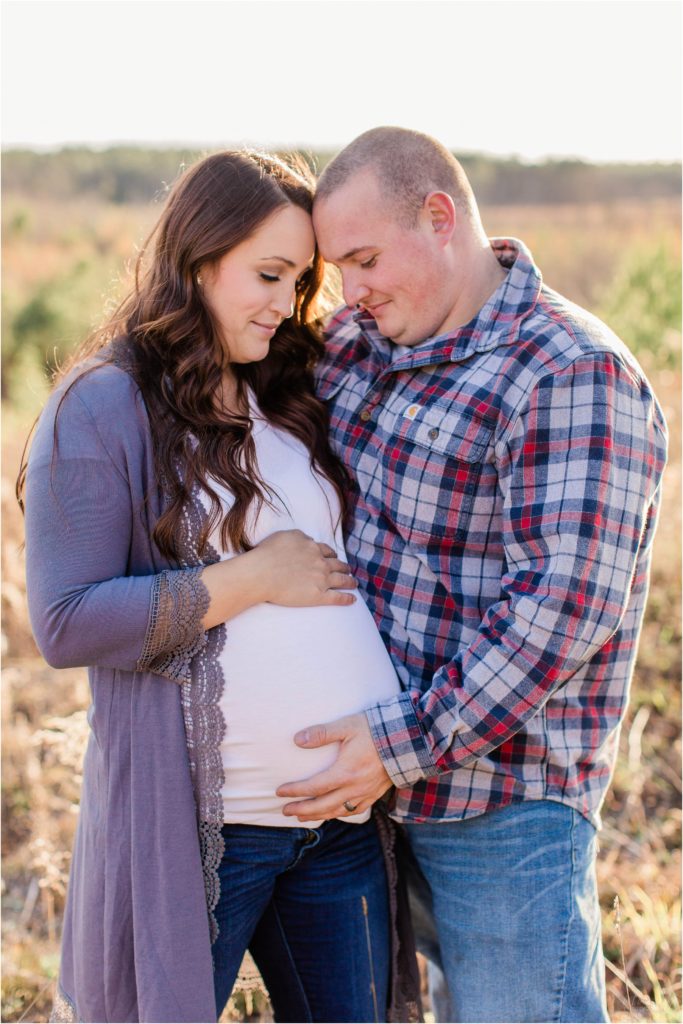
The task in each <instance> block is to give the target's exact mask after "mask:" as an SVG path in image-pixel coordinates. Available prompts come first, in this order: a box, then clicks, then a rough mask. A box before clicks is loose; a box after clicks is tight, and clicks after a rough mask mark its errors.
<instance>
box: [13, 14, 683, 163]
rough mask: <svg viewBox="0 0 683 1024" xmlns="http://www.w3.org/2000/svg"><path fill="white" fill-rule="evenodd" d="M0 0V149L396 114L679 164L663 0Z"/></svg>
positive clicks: (461, 130)
mask: <svg viewBox="0 0 683 1024" xmlns="http://www.w3.org/2000/svg"><path fill="white" fill-rule="evenodd" d="M3 7H4V12H3V14H4V19H3V20H4V24H3V43H2V56H3V61H2V63H3V72H2V83H3V101H2V112H3V139H4V144H5V145H6V146H9V145H11V146H15V145H21V146H57V145H61V144H64V143H70V144H71V143H90V144H104V143H112V142H131V141H132V142H139V143H164V144H192V145H216V144H218V145H223V144H226V143H235V142H243V141H249V142H254V141H256V142H258V143H260V144H263V145H275V144H279V145H282V144H287V145H292V144H301V145H305V146H311V147H314V148H316V147H317V148H319V147H338V146H341V145H342V144H343V143H344V142H346V141H348V140H349V139H351V138H352V137H353V136H354V135H357V134H359V133H360V132H362V131H364V130H365V129H366V128H369V127H372V126H373V125H376V124H401V125H404V126H406V127H412V128H419V129H421V130H422V131H426V132H428V133H430V134H433V135H436V136H437V137H438V138H439V139H441V140H442V141H443V142H444V143H445V144H446V145H448V146H452V147H453V148H455V149H457V150H459V151H481V152H484V153H496V154H518V155H520V156H522V157H524V158H528V159H538V158H542V157H545V156H549V155H552V156H578V157H582V158H584V159H587V160H600V161H604V160H629V161H632V160H636V161H641V160H677V159H678V158H679V157H680V150H681V89H680V36H681V7H680V4H678V3H676V2H658V0H645V2H619V0H615V2H610V0H604V2H592V0H587V2H582V0H556V2H554V0H536V2H519V0H502V2H495V0H494V2H486V0H463V2H448V0H446V2H443V3H439V2H430V0H418V2H412V3H401V2H372V0H369V2H368V0H334V2H325V0H310V2H267V0H264V2H259V0H249V2H244V3H230V2H227V3H226V2H221V0H218V2H203V0H193V2H177V3H172V2H170V3H169V2H164V0H159V2H149V0H147V2H144V0H143V2H138V0H132V2H131V0H115V2H98V0H90V2H77V3H64V2H60V0H54V2H31V0H19V2H9V3H5V4H4V5H3Z"/></svg>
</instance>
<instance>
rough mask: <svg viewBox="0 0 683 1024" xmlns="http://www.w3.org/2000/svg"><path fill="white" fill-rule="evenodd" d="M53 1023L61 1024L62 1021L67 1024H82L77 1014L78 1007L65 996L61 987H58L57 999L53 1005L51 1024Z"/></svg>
mask: <svg viewBox="0 0 683 1024" xmlns="http://www.w3.org/2000/svg"><path fill="white" fill-rule="evenodd" d="M53 1021H54V1022H56V1024H61V1022H62V1021H65V1022H66V1024H80V1017H79V1016H78V1014H77V1013H76V1007H75V1006H74V1004H73V1003H72V1002H71V1000H70V999H69V998H67V996H65V995H64V993H63V992H62V990H61V988H59V986H57V991H56V992H55V999H54V1002H53V1004H52V1013H51V1014H50V1024H52V1022H53Z"/></svg>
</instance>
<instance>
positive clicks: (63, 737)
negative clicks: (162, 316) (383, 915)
mask: <svg viewBox="0 0 683 1024" xmlns="http://www.w3.org/2000/svg"><path fill="white" fill-rule="evenodd" d="M22 211H23V212H22ZM154 213H155V211H151V212H150V210H149V209H145V210H141V209H131V208H125V209H122V208H118V209H114V208H109V207H96V206H91V207H82V208H76V207H73V208H70V209H68V210H65V209H64V206H62V207H61V208H58V207H57V206H54V207H50V206H49V204H44V205H42V206H41V207H40V208H38V207H36V208H35V209H31V210H29V211H26V210H25V209H24V207H20V205H18V204H17V203H14V202H13V201H12V197H8V199H7V201H6V217H7V218H8V221H7V223H8V224H9V225H10V228H9V234H10V239H9V242H11V243H12V251H11V253H9V254H8V255H6V256H5V283H4V287H5V289H6V290H7V297H6V300H5V304H6V306H7V307H8V308H9V312H8V314H7V315H8V316H13V315H15V313H16V312H17V311H18V310H20V309H21V307H22V305H25V304H26V303H27V302H28V301H29V299H30V296H31V295H32V294H34V293H35V291H36V289H39V288H41V287H44V288H46V289H47V288H48V287H51V288H52V292H51V293H50V294H51V296H53V298H54V296H55V295H59V294H61V293H60V291H59V282H60V281H62V282H64V291H65V294H68V295H70V296H71V299H72V301H73V302H74V303H78V311H77V314H76V313H74V311H73V309H72V310H66V311H64V312H63V316H62V320H60V321H59V323H60V325H61V326H60V330H63V331H64V332H65V333H64V337H65V338H66V337H70V333H69V332H70V331H71V330H72V329H74V325H78V324H79V323H80V324H83V323H85V324H86V325H87V324H88V323H89V321H90V319H91V318H92V317H94V316H96V315H97V312H98V310H99V309H100V308H101V305H102V301H103V299H104V298H106V297H107V296H108V295H110V294H111V292H112V290H113V285H114V282H115V281H116V279H117V276H118V275H119V273H120V268H121V266H122V263H123V260H124V259H125V258H126V256H127V255H128V254H129V253H130V247H131V243H132V242H133V241H135V240H136V239H138V240H139V239H140V238H141V237H142V225H143V222H145V221H146V222H147V224H149V222H150V220H151V219H152V217H153V216H154ZM22 216H24V220H23V222H22ZM13 218H14V219H13ZM679 219H680V208H679V207H677V205H676V204H675V203H674V204H672V203H671V202H668V203H665V202H654V203H652V204H649V206H648V208H647V209H644V208H643V207H642V204H641V205H640V206H639V205H638V204H633V203H625V204H621V205H617V206H603V207H595V208H593V207H581V208H577V207H566V206H563V207H553V208H546V209H544V208H525V209H523V208H516V207H511V208H509V209H503V208H492V209H491V210H488V211H485V222H486V224H487V228H488V229H489V233H490V234H512V235H517V236H518V237H521V238H523V239H524V240H525V241H527V243H528V244H529V246H530V247H531V248H532V251H533V252H534V254H535V255H536V257H537V260H538V262H539V265H540V266H541V267H542V269H543V270H544V274H545V277H546V279H547V280H548V281H549V283H550V284H552V285H553V286H554V287H557V288H558V290H560V291H563V292H564V293H565V294H568V295H569V296H570V297H571V298H573V299H575V300H576V301H579V302H581V303H584V304H587V305H590V306H591V307H592V308H593V309H594V310H596V311H602V310H603V308H604V307H606V306H608V305H609V303H610V301H611V298H610V296H611V294H612V293H613V289H614V288H616V287H617V284H618V276H619V274H620V273H622V272H623V259H622V256H623V253H624V252H625V251H628V252H631V253H634V252H645V253H650V252H654V251H656V250H658V249H660V250H661V249H662V247H663V248H664V249H666V250H667V251H668V252H669V253H673V255H674V259H677V258H678V256H677V254H678V245H679V241H678V224H679ZM12 224H14V227H13V228H12ZM12 231H14V235H13V236H12ZM7 234H8V229H7V228H6V231H5V238H6V239H7ZM78 265H80V266H81V270H80V277H79V273H77V272H76V271H75V269H74V268H75V267H77V266H78ZM619 268H621V269H619ZM55 282H57V284H55ZM55 301H56V300H55ZM56 340H60V339H56ZM667 344H669V345H670V346H671V347H672V351H673V349H674V348H675V347H676V346H677V345H679V344H680V334H678V337H676V336H675V332H674V333H673V335H672V336H670V337H669V338H668V340H667ZM639 355H641V356H642V360H643V362H644V363H645V365H646V367H647V368H648V370H649V372H650V374H651V377H652V380H653V383H654V385H655V389H656V391H657V393H658V395H659V398H660V400H661V402H662V404H663V406H664V408H665V412H666V415H667V419H668V422H669V426H670V429H671V458H670V462H669V466H668V469H667V473H666V481H665V500H664V507H663V512H662V516H661V521H660V527H659V534H658V537H657V542H656V550H655V559H654V567H653V576H652V587H651V596H650V601H649V606H648V612H647V620H646V624H645V628H644V632H643V637H642V641H641V646H640V653H639V659H638V666H637V670H636V675H635V679H634V685H633V693H632V700H631V704H630V709H629V712H628V715H627V718H626V720H625V722H624V727H623V730H622V735H621V743H620V757H619V762H618V765H617V769H616V772H615V776H614V780H613V785H612V788H611V790H610V793H609V797H608V800H607V804H606V808H605V814H604V818H605V825H604V829H603V831H602V833H601V837H600V860H599V883H600V898H601V905H602V910H603V939H604V949H605V957H606V971H607V982H608V993H609V1009H610V1014H611V1016H612V1019H614V1020H619V1021H628V1020H645V1021H672V1022H673V1021H680V1020H681V1001H682V1000H681V931H680V928H681V856H680V833H681V773H680V765H681V741H680V726H681V707H680V671H681V662H680V639H681V593H680V565H681V430H680V427H681V424H680V396H681V375H680V370H679V369H678V368H676V365H675V361H674V365H672V366H668V365H666V360H664V359H662V358H661V353H660V354H659V356H657V357H655V356H654V355H652V356H651V355H650V354H649V353H648V352H644V353H641V352H639ZM678 365H679V366H680V362H679V364H678ZM10 383H11V391H10V400H9V401H7V402H6V403H5V408H4V414H3V442H2V456H3V464H2V515H3V539H2V560H3V575H4V586H3V594H2V610H3V647H4V650H3V654H4V671H3V679H2V737H3V764H2V811H3V825H4V827H3V839H2V844H3V845H2V849H3V858H4V878H3V910H4V912H3V918H2V935H3V989H2V1019H3V1020H5V1021H46V1020H47V1019H48V1014H49V1011H50V1005H51V998H52V991H53V986H54V979H55V977H56V974H57V970H58V956H59V945H58V942H59V929H60V920H61V914H62V910H63V906H64V894H65V887H66V882H67V875H68V868H69V851H70V848H71V843H72V838H73V834H74V828H75V824H76V817H77V810H78V799H79V784H80V765H81V757H82V751H83V745H84V741H85V739H86V737H87V724H86V720H85V709H86V707H87V704H88V688H87V680H86V675H85V672H84V671H81V670H64V671H59V672H58V671H55V670H53V669H50V668H48V667H47V666H46V665H45V663H44V662H43V661H42V660H41V658H40V656H39V655H38V652H37V651H36V648H35V645H34V643H33V640H32V638H31V633H30V627H29V623H28V617H27V611H26V604H25V587H24V573H23V566H22V556H21V550H20V548H21V541H22V522H21V516H20V514H19V511H18V509H17V507H16V503H15V501H14V497H13V491H14V477H15V474H16V469H17V466H18V464H19V458H20V453H21V447H22V444H23V440H24V437H25V434H26V431H27V427H28V425H29V424H30V421H31V418H32V416H33V414H34V413H35V411H36V409H37V408H38V407H39V405H40V402H41V400H42V397H43V396H44V393H45V383H44V374H43V372H42V371H41V370H40V368H39V367H38V366H37V364H36V361H35V358H31V357H29V354H28V352H19V355H18V357H17V359H16V360H15V362H14V366H13V368H12V375H11V381H10ZM502 912H504V909H503V911H502ZM225 1019H231V1020H268V1019H270V1018H269V1010H268V1004H267V999H266V997H265V996H264V995H263V994H262V993H259V992H256V993H251V994H248V995H246V996H245V995H240V994H238V995H237V996H236V997H235V998H234V999H233V1000H232V1001H231V1003H230V1004H229V1007H228V1009H227V1011H226V1018H225Z"/></svg>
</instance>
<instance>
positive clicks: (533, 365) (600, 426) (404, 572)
mask: <svg viewBox="0 0 683 1024" xmlns="http://www.w3.org/2000/svg"><path fill="white" fill-rule="evenodd" d="M314 224H315V230H316V234H317V238H318V242H319V245H320V248H321V251H322V254H323V256H324V257H325V258H326V259H327V260H329V261H331V262H332V263H334V264H336V265H337V266H338V267H339V268H340V270H341V273H342V278H343V287H344V298H345V301H346V303H347V306H346V308H344V309H342V310H341V311H340V312H339V313H338V314H337V315H336V316H335V318H334V319H333V321H332V323H331V325H330V328H329V340H328V355H327V357H326V360H325V363H324V365H323V366H322V368H321V372H320V381H319V392H320V395H321V397H322V398H323V399H325V400H326V401H327V403H328V405H329V409H330V415H331V424H332V436H333V439H334V443H335V446H336V448H337V450H338V452H339V454H340V455H341V457H342V458H343V459H344V461H345V463H346V465H347V467H348V469H349V471H350V473H351V475H352V477H353V478H354V481H355V489H354V493H353V514H354V520H353V526H352V528H351V532H350V535H349V537H348V545H347V552H348V556H349V562H350V564H351V565H352V567H353V568H354V571H355V574H356V576H357V579H358V582H359V584H360V586H361V588H362V589H363V591H364V593H365V595H366V596H367V599H368V602H369V604H370V607H371V608H372V610H373V612H374V615H375V618H376V621H377V623H378V625H379V628H380V630H381V633H382V636H383V638H384V641H385V643H386V645H387V647H388V649H389V651H390V652H391V655H392V658H393V660H394V663H395V665H396V669H397V671H398V673H399V676H400V678H401V682H402V685H403V690H404V692H403V693H402V694H401V695H400V696H399V697H397V698H395V699H392V700H390V701H387V702H386V703H383V704H380V705H378V706H375V707H372V708H370V709H369V711H367V712H366V714H364V715H355V716H351V717H348V718H344V719H341V720H339V721H338V722H335V723H328V724H324V725H317V726H313V727H312V728H310V729H308V730H305V732H304V733H303V734H301V735H299V737H298V738H297V742H299V743H300V745H302V746H318V745H321V744H324V743H330V742H336V741H341V748H340V753H339V756H338V758H337V761H336V762H335V764H334V765H333V766H332V768H330V769H329V770H328V771H326V772H323V773H321V774H319V775H317V776H314V777H313V778H311V779H310V780H306V781H305V782H300V783H292V784H288V785H287V786H284V787H282V788H281V790H280V791H279V792H280V793H282V794H284V795H286V796H290V797H292V798H296V799H295V800H294V802H292V803H291V804H289V805H288V807H287V809H286V810H287V811H288V813H290V814H292V815H293V816H296V817H298V818H299V819H300V820H301V821H305V820H306V818H313V817H334V816H339V815H340V814H344V813H346V812H348V813H351V812H352V810H355V809H362V808H365V807H367V806H368V805H370V804H371V803H372V802H373V801H375V800H377V799H378V798H379V797H381V796H382V795H383V794H384V793H385V792H386V791H387V789H389V787H390V786H391V785H393V786H395V787H396V789H395V791H394V792H393V795H392V796H391V798H390V808H391V814H392V816H393V817H394V818H395V819H396V820H397V821H399V822H402V823H404V826H405V829H406V832H407V835H408V838H409V841H410V845H411V847H412V850H413V853H414V855H415V858H416V860H417V862H418V864H419V867H420V869H421V872H422V874H423V876H424V879H426V882H427V883H428V885H422V888H421V890H420V891H419V892H418V896H419V897H420V899H421V911H420V913H419V915H418V926H419V930H420V932H421V935H422V943H423V948H424V949H425V951H426V952H427V953H428V955H429V956H430V957H431V959H432V960H433V962H434V963H435V965H436V966H437V967H438V968H439V970H440V971H442V972H443V974H442V975H439V974H437V975H435V977H437V979H439V978H440V979H441V985H440V986H437V987H436V989H435V999H436V1005H437V1012H438V1014H439V1018H440V1019H442V1020H452V1021H549V1020H563V1021H604V1020H607V1019H608V1018H607V1013H606V1006H605V991H604V968H603V962H602V955H601V947H600V913H599V906H598V899H597V892H596V883H595V849H596V839H595V834H596V829H597V828H598V827H599V824H600V805H601V803H602V800H603V798H604V795H605V790H606V787H607V786H608V784H609V779H610V774H611V771H612V768H613V765H614V758H615V753H616V746H617V735H618V729H619V724H620V722H621V720H622V718H623V714H624V709H625V705H626V701H627V693H628V686H629V681H630V677H631V674H632V670H633V662H634V658H635V653H636V646H637V639H638V633H639V629H640V625H641V622H642V616H643V608H644V604H645V598H646V592H647V580H648V568H649V562H650V555H651V547H652V539H653V533H654V529H655V524H656V517H657V508H658V501H659V491H660V481H661V476H662V471H663V466H664V461H665V451H666V427H665V424H664V420H663V417H662V414H661V411H660V409H659V407H658V405H657V402H656V400H655V398H654V396H653V394H652V391H651V389H650V386H649V384H648V382H647V380H646V379H645V378H644V376H643V373H642V371H641V369H640V368H639V367H638V365H637V363H636V362H635V360H634V359H633V357H632V356H631V355H630V354H629V352H628V351H627V349H626V348H625V346H624V345H623V344H622V343H621V342H620V341H619V340H618V339H617V338H616V337H615V336H614V335H613V334H612V333H611V332H610V331H609V330H608V328H607V327H605V326H604V325H603V324H601V323H600V322H599V321H598V320H596V319H595V318H594V317H592V316H590V314H588V313H586V312H585V311H584V310H582V309H579V308H578V307H576V306H574V305H572V304H571V303H569V302H567V301H566V300H565V299H563V298H562V297H561V296H559V295H558V294H556V293H555V292H553V291H551V290H550V289H548V288H547V287H546V286H545V285H544V284H543V283H542V280H541V276H540V273H539V271H538V270H537V268H536V267H535V266H534V264H533V261H532V258H531V255H530V253H529V252H528V251H527V250H526V249H525V247H524V246H523V244H521V243H520V242H517V241H515V240H512V239H494V240H491V241H489V239H487V237H486V235H485V233H484V231H483V228H482V225H481V221H480V219H479V214H478V211H477V206H476V202H475V199H474V196H473V194H472V190H471V188H470V186H469V183H468V181H467V179H466V177H465V175H464V173H463V171H462V168H461V167H460V165H459V164H458V163H457V162H456V161H455V160H454V159H453V157H452V156H451V154H450V153H449V152H448V151H447V150H446V149H445V148H444V147H443V146H441V145H440V144H439V143H438V142H436V141H435V140H433V139H431V138H429V137H428V136H425V135H421V134H419V133H416V132H412V131H407V130H404V129H399V128H377V129H373V130H372V131H370V132H366V133H365V134H364V135H361V136H360V137H359V138H358V139H356V140H355V141H354V142H352V143H351V144H350V145H349V146H348V147H347V148H346V149H345V150H343V151H342V152H341V153H340V154H339V155H338V156H337V157H336V158H335V159H334V160H333V161H332V163H331V164H329V165H328V167H327V168H326V169H325V171H324V173H323V175H322V177H321V180H320V185H319V190H318V194H317V198H316V202H315V210H314ZM344 809H345V810H344ZM419 937H420V936H418V938H419Z"/></svg>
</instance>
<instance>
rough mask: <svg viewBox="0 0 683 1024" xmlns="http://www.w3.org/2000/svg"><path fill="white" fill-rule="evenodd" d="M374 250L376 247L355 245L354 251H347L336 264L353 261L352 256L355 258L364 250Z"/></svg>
mask: <svg viewBox="0 0 683 1024" xmlns="http://www.w3.org/2000/svg"><path fill="white" fill-rule="evenodd" d="M376 248H377V246H376V245H357V246H356V248H355V249H349V251H348V252H345V253H344V255H343V256H342V257H341V258H340V259H339V260H337V262H338V263H344V261H345V260H350V259H353V257H354V256H357V255H358V253H359V252H364V251H365V249H376Z"/></svg>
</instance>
